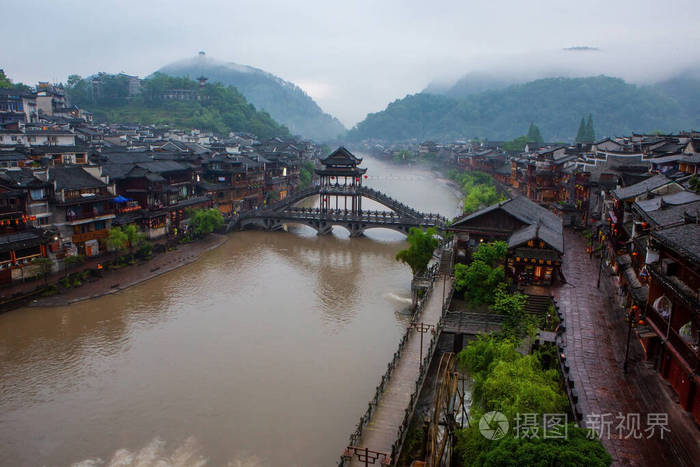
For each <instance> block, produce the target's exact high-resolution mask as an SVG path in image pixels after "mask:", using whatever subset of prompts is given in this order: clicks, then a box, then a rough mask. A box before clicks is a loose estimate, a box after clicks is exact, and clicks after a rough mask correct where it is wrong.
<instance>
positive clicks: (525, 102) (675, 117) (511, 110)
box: [348, 76, 700, 141]
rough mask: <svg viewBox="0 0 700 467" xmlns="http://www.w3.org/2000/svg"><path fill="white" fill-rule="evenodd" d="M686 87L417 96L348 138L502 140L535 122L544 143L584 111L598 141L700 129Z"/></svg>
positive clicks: (584, 81) (565, 85)
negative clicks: (591, 120)
mask: <svg viewBox="0 0 700 467" xmlns="http://www.w3.org/2000/svg"><path fill="white" fill-rule="evenodd" d="M696 85H697V83H696ZM690 88H691V86H690V84H689V83H685V82H683V83H675V84H674V83H668V84H666V85H656V86H647V87H639V86H636V85H633V84H629V83H626V82H625V81H623V80H621V79H619V78H611V77H607V76H597V77H589V78H547V79H539V80H535V81H531V82H528V83H523V84H515V85H511V86H508V87H506V88H504V89H498V90H490V91H484V92H478V93H475V94H471V95H469V96H466V97H464V98H459V99H458V98H453V97H449V96H445V95H435V94H428V93H419V94H414V95H409V96H406V97H404V98H403V99H398V100H396V101H394V102H392V103H391V104H389V105H388V106H387V108H386V109H385V110H383V111H381V112H377V113H374V114H369V115H367V117H366V118H365V120H363V121H362V122H360V123H358V124H357V126H356V127H355V128H353V129H352V130H351V131H350V132H349V134H348V138H350V139H352V140H362V139H367V138H373V139H383V140H389V141H401V140H428V139H435V140H443V141H449V140H454V139H457V138H472V137H486V138H489V139H492V140H507V139H513V138H516V137H518V136H520V135H523V134H524V133H525V132H526V131H527V128H528V125H529V124H530V122H534V123H536V124H537V125H538V126H539V128H540V130H541V131H542V135H543V136H544V138H545V140H547V141H573V140H574V138H575V136H576V132H577V129H578V125H579V122H580V121H581V117H582V116H584V115H588V114H589V113H590V114H592V115H593V119H594V122H595V133H596V135H598V136H607V135H610V136H613V135H624V134H630V133H632V132H633V131H635V132H645V131H655V130H661V131H678V130H683V129H691V128H698V127H700V113H699V112H698V111H697V108H698V107H697V106H693V105H692V99H691V98H690V97H687V98H684V97H683V94H684V93H685V92H687V90H688V89H690ZM694 96H697V94H695V95H694Z"/></svg>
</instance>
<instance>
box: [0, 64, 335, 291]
mask: <svg viewBox="0 0 700 467" xmlns="http://www.w3.org/2000/svg"><path fill="white" fill-rule="evenodd" d="M124 76H125V77H126V78H127V79H128V80H129V94H130V95H135V94H137V93H139V92H140V82H139V80H138V78H137V77H131V76H127V75H124ZM93 92H100V76H99V75H98V76H97V77H96V78H95V79H94V80H93ZM169 92H170V93H171V94H172V95H171V96H169V97H164V98H172V99H190V98H194V99H196V98H197V96H198V94H197V91H192V92H191V93H193V94H192V96H190V95H189V94H188V93H190V91H188V92H187V93H181V92H179V90H174V91H169ZM320 156H321V148H320V147H319V146H317V145H315V144H314V143H312V142H309V141H300V140H296V139H293V138H273V139H270V140H262V141H261V140H259V139H258V138H256V137H255V136H254V135H251V134H245V133H240V134H234V133H231V134H229V135H227V136H216V135H213V134H211V133H207V132H203V131H199V130H189V131H185V130H180V129H176V128H171V127H168V126H150V125H118V124H104V123H103V124H93V123H92V115H91V114H90V113H89V112H85V111H84V110H82V109H80V108H78V107H75V106H70V104H69V102H67V101H66V97H65V93H64V92H63V89H62V88H61V87H60V86H54V85H51V84H49V83H40V84H39V85H38V86H37V87H36V89H35V90H34V91H31V92H30V91H18V90H14V89H12V90H7V89H0V285H1V284H7V283H11V282H13V281H16V280H24V279H26V278H28V277H32V276H34V275H36V274H38V272H39V270H38V268H37V267H36V266H34V265H33V264H32V260H33V259H34V258H36V257H47V258H50V259H51V260H53V264H54V266H53V269H54V270H59V269H60V268H61V267H62V262H63V260H64V259H65V258H66V257H67V256H70V255H76V254H81V255H86V256H95V255H99V254H101V253H104V252H105V251H106V244H105V239H106V237H107V235H108V232H109V229H110V228H112V227H113V226H124V225H127V224H136V225H137V226H138V227H139V228H140V229H141V230H143V231H144V232H145V233H146V235H147V237H148V238H149V239H152V240H158V239H163V238H167V237H168V236H173V235H175V234H176V233H177V232H178V231H180V232H181V231H182V230H183V229H186V227H187V212H188V210H189V209H192V208H209V207H215V208H217V209H219V210H220V211H221V212H222V213H223V214H224V216H226V217H231V216H235V215H237V214H238V213H241V212H243V211H245V210H250V209H256V208H258V207H261V206H264V205H265V204H266V203H268V202H271V201H273V200H279V199H283V198H285V197H286V196H287V195H288V194H290V193H292V192H293V191H295V190H296V189H297V188H298V186H299V183H300V170H301V166H302V164H303V162H305V161H311V160H315V159H317V158H318V157H320Z"/></svg>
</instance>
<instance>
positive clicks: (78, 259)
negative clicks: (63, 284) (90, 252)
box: [63, 255, 85, 277]
mask: <svg viewBox="0 0 700 467" xmlns="http://www.w3.org/2000/svg"><path fill="white" fill-rule="evenodd" d="M84 262H85V256H83V255H71V256H66V259H64V260H63V265H64V268H65V273H66V276H65V277H68V272H70V270H71V269H72V268H74V267H76V266H78V265H80V264H83V263H84Z"/></svg>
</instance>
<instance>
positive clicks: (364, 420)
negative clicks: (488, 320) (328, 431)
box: [338, 267, 437, 466]
mask: <svg viewBox="0 0 700 467" xmlns="http://www.w3.org/2000/svg"><path fill="white" fill-rule="evenodd" d="M428 271H429V273H430V274H431V281H430V286H428V289H427V290H426V293H425V295H424V296H423V298H422V299H421V300H420V301H419V302H418V306H417V307H416V310H415V311H414V312H413V315H412V319H414V318H415V317H416V316H419V315H420V313H421V312H422V311H423V307H424V306H425V302H426V301H427V300H428V297H429V296H430V293H431V292H432V290H433V285H434V283H435V272H436V271H437V269H436V268H433V267H431V268H430V269H429V270H428ZM410 332H411V328H410V327H407V328H406V331H405V332H404V334H403V336H402V337H401V340H400V341H399V347H398V349H397V350H396V352H394V356H393V358H392V359H391V361H390V362H389V363H388V365H387V368H386V371H385V372H384V374H383V375H382V379H381V382H380V383H379V385H378V386H377V387H376V389H375V391H374V397H372V399H371V400H370V401H369V403H368V404H367V410H365V413H364V414H363V415H362V417H360V422H359V423H358V424H357V426H356V427H355V431H353V432H352V434H351V435H350V440H349V442H350V444H348V446H356V445H357V443H358V442H359V441H360V438H362V432H363V430H364V428H365V427H366V426H367V424H368V423H369V421H370V419H371V418H372V414H373V413H374V410H375V409H376V407H377V404H378V403H379V399H380V398H381V397H382V394H384V389H386V386H387V384H389V380H390V379H391V374H392V373H393V371H394V368H396V364H397V363H398V361H399V360H400V359H401V353H402V352H403V349H404V347H405V346H406V342H408V336H409V334H410ZM431 342H432V341H431ZM422 366H423V364H421V367H422ZM412 400H413V398H412ZM338 465H339V466H343V465H345V460H344V459H343V458H342V457H341V459H340V463H339V464H338Z"/></svg>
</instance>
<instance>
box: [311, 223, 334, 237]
mask: <svg viewBox="0 0 700 467" xmlns="http://www.w3.org/2000/svg"><path fill="white" fill-rule="evenodd" d="M315 227H316V234H317V235H330V234H332V233H333V226H332V225H330V224H328V223H326V222H323V221H322V222H318V223H317V225H316V226H315Z"/></svg>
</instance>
